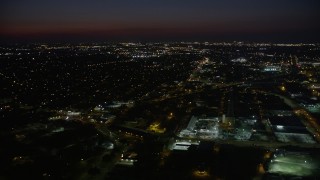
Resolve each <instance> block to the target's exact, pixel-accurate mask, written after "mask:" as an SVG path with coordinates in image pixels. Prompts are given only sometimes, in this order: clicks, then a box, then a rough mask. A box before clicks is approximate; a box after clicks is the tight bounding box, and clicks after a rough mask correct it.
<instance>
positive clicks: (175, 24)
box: [0, 0, 320, 42]
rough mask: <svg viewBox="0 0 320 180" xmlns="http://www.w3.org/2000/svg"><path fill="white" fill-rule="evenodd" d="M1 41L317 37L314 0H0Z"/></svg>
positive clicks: (319, 5)
mask: <svg viewBox="0 0 320 180" xmlns="http://www.w3.org/2000/svg"><path fill="white" fill-rule="evenodd" d="M0 25H1V27H0V40H1V39H2V40H3V41H7V40H9V41H10V40H31V41H45V40H49V41H59V40H60V41H61V40H62V41H63V40H64V41H68V40H70V41H71V40H79V41H82V40H89V41H90V40H91V41H99V40H100V41H107V40H119V41H131V40H134V41H173V40H186V41H189V40H190V41H194V40H200V41H233V40H236V41H264V42H281V41H282V42H319V41H320V1H319V0H1V2H0Z"/></svg>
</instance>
